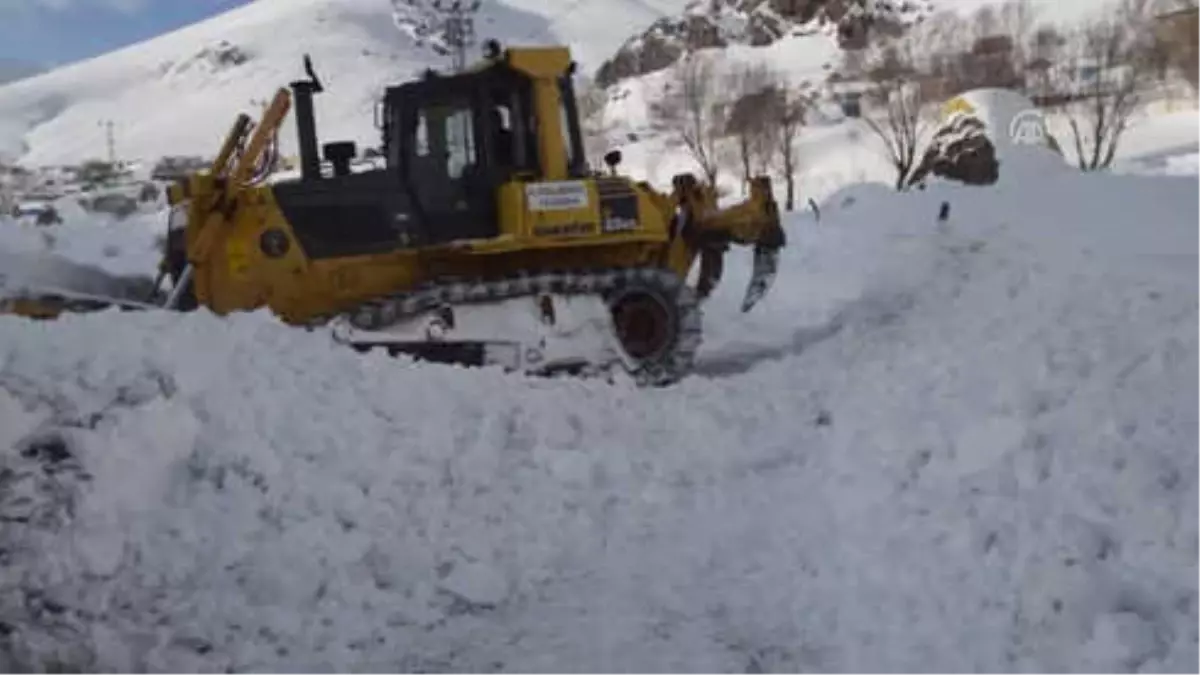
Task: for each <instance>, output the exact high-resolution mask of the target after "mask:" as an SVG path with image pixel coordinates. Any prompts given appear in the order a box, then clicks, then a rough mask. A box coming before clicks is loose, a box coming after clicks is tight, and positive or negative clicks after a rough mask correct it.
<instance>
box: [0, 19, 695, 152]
mask: <svg viewBox="0 0 1200 675" xmlns="http://www.w3.org/2000/svg"><path fill="white" fill-rule="evenodd" d="M680 4H682V2H681V0H606V2H605V3H603V4H601V3H595V4H589V3H582V4H581V5H579V6H577V7H575V8H574V9H571V10H570V11H567V9H568V8H567V7H563V6H558V5H555V4H546V3H541V2H533V1H532V0H492V1H490V2H487V3H485V4H484V6H483V9H482V11H481V12H480V15H479V18H478V20H477V32H478V33H479V36H480V38H485V37H495V38H498V39H500V40H502V41H506V42H507V41H512V42H514V43H544V42H547V41H550V42H559V43H565V44H570V45H571V46H572V48H573V50H574V52H575V56H576V58H577V59H578V60H580V62H581V63H582V64H584V65H585V66H587V67H590V65H589V64H590V63H591V62H593V61H598V60H599V59H601V58H603V57H604V56H606V55H607V54H608V53H610V52H611V50H612V49H615V47H616V46H617V45H618V44H619V43H620V41H621V40H623V39H624V38H625V36H626V35H628V34H629V32H631V31H633V30H635V29H636V27H637V26H639V25H643V24H645V23H648V22H649V21H651V20H653V19H654V18H655V17H656V16H657V15H658V12H659V11H660V8H669V7H673V6H677V5H680ZM427 14H428V13H427V11H425V10H422V9H421V8H420V7H418V8H410V7H408V6H407V4H405V3H393V2H392V0H354V2H344V1H341V0H258V1H257V2H254V3H250V4H248V5H245V6H243V7H239V8H237V9H234V10H231V11H229V12H227V13H225V14H222V15H219V16H216V17H213V18H211V19H209V20H206V21H203V22H201V23H197V24H194V25H192V26H188V27H186V28H183V29H181V30H178V31H175V32H172V33H169V34H166V35H162V36H160V37H158V38H155V39H153V40H149V41H147V42H144V43H141V44H137V45H133V46H131V47H128V48H125V49H122V50H119V51H116V52H113V53H111V54H107V55H104V56H101V57H98V58H95V59H92V60H89V61H85V62H81V63H78V64H74V65H70V66H67V67H64V68H60V69H58V70H55V71H53V72H50V73H47V74H45V75H42V76H39V77H34V78H30V79H27V80H23V81H20V82H16V83H13V84H11V85H9V86H5V87H0V158H8V159H10V160H12V159H17V160H20V161H21V162H22V163H25V164H30V165H50V164H57V163H70V162H80V161H83V160H86V159H90V158H97V157H103V156H105V152H106V150H105V136H104V130H103V129H102V128H101V127H100V125H99V122H100V121H103V120H112V121H113V122H114V123H115V125H116V134H115V135H116V140H117V152H118V154H119V155H120V156H121V157H123V158H126V159H146V160H149V161H154V160H156V159H158V158H159V157H161V156H163V155H186V154H200V155H203V156H208V155H211V154H212V153H214V152H215V151H216V146H218V145H219V144H220V142H221V139H222V138H223V137H224V133H225V131H226V130H227V129H228V126H229V125H230V124H231V123H232V121H233V118H234V116H235V115H236V114H237V113H238V112H241V111H248V112H252V113H257V112H258V111H259V110H260V108H261V106H262V105H265V102H266V101H268V100H269V99H270V97H271V95H272V94H273V93H274V91H275V90H276V88H278V87H281V86H284V87H286V86H287V84H288V83H289V82H291V81H293V80H295V79H298V78H300V77H302V76H303V70H302V64H301V60H302V56H303V54H304V53H311V54H312V56H313V59H314V61H315V65H316V67H317V69H318V74H320V75H321V76H322V78H323V80H324V83H325V84H326V85H327V93H326V94H325V95H323V96H320V97H318V98H317V99H316V106H317V115H318V117H319V122H318V124H319V131H320V132H321V134H322V138H327V139H329V140H334V139H346V140H355V141H357V142H358V143H359V145H360V147H370V146H373V145H377V144H378V142H379V133H378V131H377V130H376V129H374V126H373V120H374V117H373V110H374V103H375V101H376V100H377V98H378V97H379V96H380V95H381V94H382V91H383V88H384V87H385V86H387V85H389V84H395V83H398V82H400V81H404V80H407V79H409V78H411V77H413V76H415V75H416V74H418V73H419V72H420V71H421V70H423V69H424V68H426V67H430V66H435V67H445V66H447V65H448V60H447V58H446V57H445V56H442V55H440V54H439V53H438V51H437V49H435V45H433V44H432V43H431V41H430V40H427V39H425V38H424V37H422V36H421V35H419V33H421V32H422V30H423V29H422V30H418V29H421V27H422V26H424V27H425V28H427V27H428V22H429V20H428V15H427ZM293 136H294V134H292V133H284V134H282V135H281V141H282V144H283V150H284V152H286V153H289V154H294V152H295V139H294V138H293Z"/></svg>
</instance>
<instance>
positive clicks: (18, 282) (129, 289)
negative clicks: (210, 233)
mask: <svg viewBox="0 0 1200 675" xmlns="http://www.w3.org/2000/svg"><path fill="white" fill-rule="evenodd" d="M55 206H56V208H58V209H59V210H60V213H61V214H62V216H63V223H61V224H58V225H53V226H49V227H35V226H29V225H22V224H19V223H17V222H15V221H13V220H11V219H8V218H4V217H2V216H0V300H2V299H4V298H5V297H6V296H11V295H14V294H16V293H18V292H19V291H20V290H22V289H26V288H28V289H33V288H48V287H53V288H57V289H62V290H68V291H76V292H85V293H91V294H107V295H110V296H116V297H122V298H130V299H136V300H139V301H146V300H147V299H148V297H149V294H150V292H151V290H152V289H151V287H152V285H153V278H154V276H155V274H156V273H157V271H158V262H159V259H160V258H161V252H160V251H161V246H162V240H163V238H165V237H166V222H167V221H166V214H165V212H164V213H159V214H140V215H137V216H133V217H130V218H126V219H117V218H114V217H110V216H104V215H99V214H88V213H86V212H84V210H83V209H81V208H79V206H78V205H75V204H73V203H72V201H71V200H70V199H69V198H68V199H61V200H58V201H57V202H56V203H55Z"/></svg>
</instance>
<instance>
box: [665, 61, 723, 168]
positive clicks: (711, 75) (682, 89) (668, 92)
mask: <svg viewBox="0 0 1200 675" xmlns="http://www.w3.org/2000/svg"><path fill="white" fill-rule="evenodd" d="M674 75H675V76H674V78H673V79H672V81H670V82H668V83H667V87H666V88H665V90H664V91H663V94H662V96H661V97H660V98H659V99H658V100H657V101H654V102H652V103H651V104H650V114H651V116H652V118H653V119H654V121H655V122H656V123H657V124H658V125H659V126H662V127H664V128H667V129H669V130H671V131H672V132H673V133H674V134H675V135H676V137H677V138H678V139H679V140H680V141H682V142H683V145H684V146H685V147H686V148H687V150H688V152H689V153H690V154H691V156H692V159H693V160H695V162H696V163H697V164H699V165H700V169H701V170H702V171H703V172H704V176H705V179H706V180H707V181H708V183H709V184H710V185H713V186H715V185H716V184H717V174H718V171H719V168H720V157H719V153H718V150H719V148H718V146H719V144H720V141H721V137H722V132H723V131H724V124H723V123H722V122H723V120H724V117H725V103H724V100H723V99H722V97H721V93H720V88H721V85H720V82H719V80H718V78H717V73H716V67H715V66H714V64H713V61H712V59H711V58H710V57H707V56H705V55H703V54H700V53H697V52H689V53H688V54H687V55H686V56H684V58H683V59H681V60H680V62H679V63H678V64H677V65H676V67H675V72H674Z"/></svg>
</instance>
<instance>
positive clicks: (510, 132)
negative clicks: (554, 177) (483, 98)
mask: <svg viewBox="0 0 1200 675" xmlns="http://www.w3.org/2000/svg"><path fill="white" fill-rule="evenodd" d="M506 85H507V86H505V87H503V88H494V89H491V90H490V92H489V93H488V96H487V103H486V107H487V126H486V130H487V133H488V135H489V137H490V139H491V150H490V152H491V155H490V156H491V157H492V160H491V162H492V164H493V165H494V166H495V168H496V169H498V170H499V172H500V174H504V173H506V172H507V171H509V170H517V171H532V170H536V169H537V159H536V158H537V146H536V139H535V137H534V135H533V127H532V126H531V125H532V123H533V121H532V114H533V103H532V101H531V100H530V96H531V94H530V91H529V87H528V85H527V83H522V82H521V81H517V82H515V83H506ZM523 85H524V86H523Z"/></svg>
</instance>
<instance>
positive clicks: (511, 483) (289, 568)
mask: <svg viewBox="0 0 1200 675" xmlns="http://www.w3.org/2000/svg"><path fill="white" fill-rule="evenodd" d="M943 202H949V203H950V215H949V218H948V219H947V220H946V221H945V222H941V223H939V222H937V214H938V212H939V210H940V208H941V204H942V203H943ZM1197 217H1198V214H1197V199H1196V184H1195V181H1194V179H1175V178H1147V177H1133V176H1114V175H1089V176H1081V175H1078V174H1074V173H1071V172H1066V171H1064V172H1062V173H1054V174H1046V175H1032V176H1026V177H1025V180H1023V181H1017V180H1012V181H1007V182H1004V183H1002V184H1000V185H998V186H996V187H995V188H987V189H980V188H955V187H952V186H934V187H931V188H930V189H928V190H926V191H924V192H918V193H913V194H910V195H905V196H897V195H895V194H893V193H891V192H889V191H888V190H886V189H885V188H883V187H880V186H865V187H860V188H853V189H847V190H843V191H841V192H839V193H837V194H833V195H831V196H830V198H829V199H828V200H826V201H825V203H824V204H823V205H822V218H821V220H820V222H819V223H818V222H816V221H815V220H814V219H813V218H812V217H811V216H803V217H796V218H793V219H792V220H791V221H790V222H789V223H788V228H789V232H790V236H791V242H792V245H791V246H790V247H789V248H788V249H787V250H786V251H785V256H784V261H783V263H784V264H783V268H782V270H781V275H780V279H779V287H778V288H777V289H776V292H775V293H774V294H773V295H770V296H768V297H767V298H766V299H765V300H764V301H763V302H762V303H761V304H760V305H759V307H757V308H756V309H755V310H754V312H752V313H750V314H748V315H742V314H740V313H738V312H737V305H738V301H739V299H740V293H741V291H742V287H743V284H744V283H745V280H746V279H747V277H748V274H749V271H748V264H747V263H748V259H749V254H748V253H747V252H745V251H734V252H733V253H732V254H731V255H732V257H731V259H730V267H729V269H728V270H727V277H726V280H725V282H724V284H725V285H723V286H722V287H720V288H719V289H718V292H717V294H716V295H715V296H714V297H713V298H712V300H711V301H710V302H709V304H708V305H707V310H706V327H707V334H708V338H707V342H706V344H705V347H704V350H703V352H702V354H701V362H700V366H699V367H700V373H699V374H698V375H697V376H696V377H693V378H691V379H688V380H686V381H684V382H682V383H680V384H679V385H678V386H675V387H672V388H670V389H667V390H661V391H641V390H636V389H633V388H632V387H630V386H627V385H625V384H620V383H619V384H617V385H605V384H602V383H599V382H580V381H572V380H536V379H526V378H522V377H518V376H515V375H511V376H510V375H505V374H503V373H500V372H498V371H494V370H465V369H458V368H451V367H439V366H432V365H427V364H412V363H410V362H407V361H404V360H392V359H388V358H386V357H383V356H380V355H368V356H359V355H356V354H354V353H351V352H349V351H346V350H342V349H338V348H336V347H335V346H334V345H331V344H330V343H329V340H328V338H327V337H326V336H324V335H323V334H321V333H307V332H304V331H300V330H288V329H284V328H282V327H280V326H279V325H277V324H276V323H275V322H274V321H272V320H271V319H270V318H269V317H267V316H264V315H262V314H252V315H240V316H237V317H234V318H231V319H228V320H218V319H216V318H214V317H212V316H209V315H207V314H204V313H197V314H192V315H188V316H183V317H179V316H172V315H166V314H149V313H138V314H117V313H104V314H98V315H90V316H83V317H72V318H68V319H65V320H63V321H59V322H55V323H36V322H28V321H24V320H20V319H16V318H12V317H0V466H2V467H3V468H2V469H0V514H3V517H0V528H2V529H3V532H0V536H2V537H3V538H4V541H6V542H8V544H6V548H7V549H8V550H7V552H6V555H5V557H4V558H3V559H2V560H0V565H3V566H4V574H0V586H3V589H2V591H0V605H3V606H2V607H0V617H4V618H3V619H2V620H3V622H4V625H5V630H4V631H0V636H2V637H0V641H2V642H3V643H4V648H0V654H6V653H8V654H11V656H10V657H9V658H10V659H11V661H10V662H8V663H5V662H3V661H0V667H5V666H8V667H9V669H18V668H19V669H22V670H25V669H29V668H33V667H41V668H49V667H70V668H87V669H106V670H107V669H119V670H123V671H128V670H168V669H169V670H172V671H179V670H189V671H191V670H198V671H219V670H223V669H227V668H228V669H234V670H239V671H252V670H271V671H275V670H290V671H305V672H307V671H317V670H321V671H330V670H339V671H344V670H372V671H384V670H386V671H395V670H426V671H428V670H438V671H444V670H455V671H483V670H523V671H541V670H556V671H561V670H563V669H568V670H598V671H623V670H639V671H658V670H675V671H680V670H704V671H725V670H737V671H747V670H750V669H754V670H756V671H790V672H795V671H800V670H822V671H878V670H888V671H908V670H923V671H927V670H937V671H942V670H952V671H966V670H970V671H976V670H991V671H995V670H1091V671H1097V670H1098V671H1109V670H1120V671H1131V670H1139V669H1140V670H1152V671H1155V670H1158V671H1185V670H1187V671H1190V670H1194V668H1195V664H1196V661H1197V651H1196V641H1197V629H1196V626H1197V582H1196V579H1197V567H1196V549H1197V534H1196V533H1197V513H1196V502H1197V480H1196V477H1197V455H1196V447H1197V422H1198V419H1197V410H1198V408H1200V402H1198V400H1197V390H1196V380H1195V373H1196V371H1197V368H1198V367H1200V364H1198V362H1197V335H1196V322H1197V290H1196V286H1195V279H1196V275H1197V257H1196V250H1197V228H1196V222H1197Z"/></svg>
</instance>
